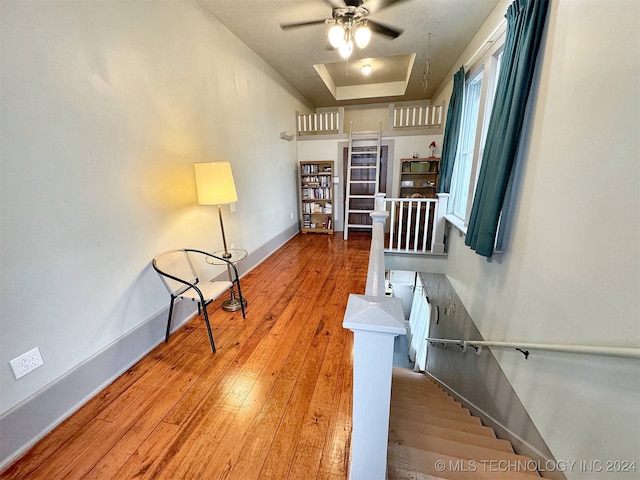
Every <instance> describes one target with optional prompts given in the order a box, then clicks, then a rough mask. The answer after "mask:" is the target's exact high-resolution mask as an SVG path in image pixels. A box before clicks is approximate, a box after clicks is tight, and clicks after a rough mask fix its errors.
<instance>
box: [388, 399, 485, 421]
mask: <svg viewBox="0 0 640 480" xmlns="http://www.w3.org/2000/svg"><path fill="white" fill-rule="evenodd" d="M391 414H392V415H397V416H398V417H399V418H411V419H416V420H418V421H420V420H423V419H425V418H426V417H438V418H442V419H447V420H453V421H455V422H459V423H471V424H475V425H482V422H481V421H480V419H479V418H478V417H474V416H472V415H471V413H470V412H469V410H466V409H460V411H459V412H458V411H451V410H447V409H437V408H433V409H425V408H422V409H420V410H417V409H415V408H413V407H401V408H400V407H398V406H397V404H396V405H394V404H392V405H391Z"/></svg>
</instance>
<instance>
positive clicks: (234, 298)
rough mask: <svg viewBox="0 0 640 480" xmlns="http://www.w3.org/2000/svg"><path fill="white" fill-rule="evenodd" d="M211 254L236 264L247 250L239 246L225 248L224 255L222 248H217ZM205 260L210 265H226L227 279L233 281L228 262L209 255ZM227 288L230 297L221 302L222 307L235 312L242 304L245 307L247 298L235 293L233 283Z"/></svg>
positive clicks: (244, 255) (245, 255) (242, 258)
mask: <svg viewBox="0 0 640 480" xmlns="http://www.w3.org/2000/svg"><path fill="white" fill-rule="evenodd" d="M213 254H214V255H215V256H216V257H221V258H226V259H227V260H229V261H230V262H231V263H233V264H234V265H236V266H237V265H238V263H239V262H240V260H244V259H245V258H246V257H247V255H248V252H247V251H246V250H242V249H240V248H232V249H227V251H226V256H225V251H224V250H218V251H217V252H213ZM229 254H231V256H229ZM207 262H208V263H210V264H211V265H226V266H227V273H228V275H229V281H230V282H233V277H232V276H231V267H229V264H227V263H225V262H222V261H219V260H215V259H213V258H211V257H209V258H208V259H207ZM229 290H230V292H231V297H230V298H229V299H227V300H225V301H224V302H222V309H223V310H224V311H226V312H236V311H238V310H240V309H241V308H242V307H243V306H245V307H246V306H247V299H246V298H244V297H241V296H240V295H236V292H235V288H233V283H232V284H231V288H230V289H229Z"/></svg>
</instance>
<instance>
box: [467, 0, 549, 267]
mask: <svg viewBox="0 0 640 480" xmlns="http://www.w3.org/2000/svg"><path fill="white" fill-rule="evenodd" d="M547 6H548V0H516V1H514V2H513V3H512V4H511V5H510V6H509V8H508V10H507V13H506V15H505V17H506V19H507V35H506V39H505V45H504V53H503V57H502V65H501V68H500V74H499V76H498V82H497V85H496V94H495V100H494V104H493V110H492V112H491V118H490V120H489V127H488V130H487V139H486V143H485V147H484V154H483V157H482V165H481V166H480V173H479V175H478V183H477V185H476V193H475V196H474V200H473V207H472V209H471V216H470V219H469V225H468V228H467V235H466V237H465V244H466V245H468V246H469V247H471V248H472V249H473V250H475V251H476V253H477V254H479V255H482V256H484V257H490V256H491V255H492V254H493V248H494V244H495V238H496V233H497V230H498V222H499V219H500V213H501V211H502V204H503V201H504V198H505V192H506V190H507V184H508V181H509V177H510V175H511V170H512V168H513V164H514V160H515V157H516V153H517V149H518V144H519V142H520V136H521V132H522V124H523V122H524V115H525V110H526V105H527V98H528V96H529V91H530V90H531V84H532V81H533V76H534V71H535V65H536V58H537V56H538V50H539V47H540V43H541V39H542V33H543V30H544V23H545V18H546V12H547Z"/></svg>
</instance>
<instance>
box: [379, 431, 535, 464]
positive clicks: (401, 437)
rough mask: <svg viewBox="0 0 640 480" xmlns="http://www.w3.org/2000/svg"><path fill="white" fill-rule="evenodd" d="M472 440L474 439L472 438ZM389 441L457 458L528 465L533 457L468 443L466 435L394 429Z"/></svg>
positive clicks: (390, 433)
mask: <svg viewBox="0 0 640 480" xmlns="http://www.w3.org/2000/svg"><path fill="white" fill-rule="evenodd" d="M471 440H472V441H473V440H474V439H471ZM389 443H390V444H391V443H393V444H396V445H406V446H408V447H411V448H417V449H420V450H427V451H429V452H434V453H442V454H444V455H449V456H452V457H456V458H464V459H468V460H480V461H481V460H507V461H509V462H510V463H511V464H516V463H517V462H520V463H521V464H522V465H526V464H527V463H528V462H530V461H531V458H529V457H525V456H523V455H517V454H515V453H513V451H511V452H509V451H504V449H501V450H496V449H493V448H490V447H485V446H479V445H474V444H472V443H467V441H466V439H465V438H464V437H460V439H459V440H451V439H447V438H440V437H433V436H430V435H426V434H423V433H418V432H411V431H407V430H398V429H394V430H393V431H391V432H389Z"/></svg>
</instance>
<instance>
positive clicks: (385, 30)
mask: <svg viewBox="0 0 640 480" xmlns="http://www.w3.org/2000/svg"><path fill="white" fill-rule="evenodd" d="M367 24H368V25H369V29H370V30H371V31H372V32H376V33H380V34H382V35H386V36H387V37H391V38H398V37H399V36H400V35H401V34H402V32H403V31H402V30H398V29H396V28H391V27H387V26H386V25H382V24H381V23H378V22H374V21H373V20H367Z"/></svg>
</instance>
